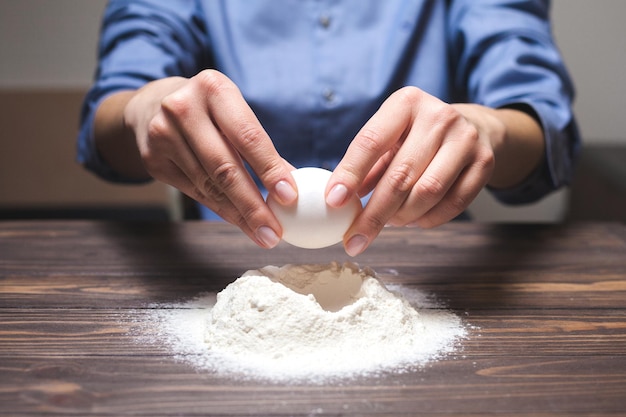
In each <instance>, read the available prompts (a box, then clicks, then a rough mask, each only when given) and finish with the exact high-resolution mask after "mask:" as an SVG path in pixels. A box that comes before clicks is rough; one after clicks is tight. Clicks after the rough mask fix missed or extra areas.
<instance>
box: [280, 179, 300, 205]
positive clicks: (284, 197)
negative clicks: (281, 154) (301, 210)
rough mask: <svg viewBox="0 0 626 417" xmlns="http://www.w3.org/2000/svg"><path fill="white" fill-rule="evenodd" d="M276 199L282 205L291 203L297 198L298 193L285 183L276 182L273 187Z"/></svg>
mask: <svg viewBox="0 0 626 417" xmlns="http://www.w3.org/2000/svg"><path fill="white" fill-rule="evenodd" d="M274 191H276V195H277V196H278V199H279V200H280V201H281V202H282V203H284V204H290V203H293V202H294V201H295V200H296V198H298V193H297V192H296V190H294V189H293V187H292V186H291V184H289V183H288V182H287V181H284V180H283V181H278V184H276V187H274Z"/></svg>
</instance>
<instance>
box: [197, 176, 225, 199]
mask: <svg viewBox="0 0 626 417" xmlns="http://www.w3.org/2000/svg"><path fill="white" fill-rule="evenodd" d="M198 193H199V194H200V195H201V196H203V197H204V198H208V199H209V200H211V201H214V202H216V203H219V202H222V201H224V200H225V199H226V195H225V194H224V192H223V191H222V189H221V188H220V187H219V186H218V185H217V184H215V183H214V182H213V181H212V180H211V179H210V178H205V179H204V180H203V181H202V188H201V189H198Z"/></svg>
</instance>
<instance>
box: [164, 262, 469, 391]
mask: <svg viewBox="0 0 626 417" xmlns="http://www.w3.org/2000/svg"><path fill="white" fill-rule="evenodd" d="M177 307H178V308H173V309H172V308H168V309H157V310H155V311H158V312H159V317H158V321H159V323H160V327H161V336H162V337H163V338H164V339H165V340H166V342H167V344H168V346H170V347H171V348H172V350H173V351H174V352H175V354H176V355H177V356H178V357H179V358H182V359H183V360H185V361H187V362H190V363H192V364H193V365H195V366H196V367H197V368H200V369H207V370H210V371H213V372H218V373H226V374H232V375H238V376H248V377H258V378H269V379H273V380H293V379H307V380H314V379H315V380H323V379H325V378H337V377H339V378H344V377H351V376H357V375H365V374H370V373H375V372H380V371H392V372H393V371H396V372H402V371H406V370H408V369H412V368H416V367H419V366H421V365H423V364H424V363H426V362H428V361H431V360H435V359H437V358H439V357H441V356H442V355H444V354H446V353H449V352H452V351H453V350H454V349H455V347H456V346H457V342H458V341H459V339H461V338H463V337H464V336H465V335H466V330H465V327H464V326H463V324H462V322H461V320H460V319H459V318H458V317H457V316H456V315H454V314H453V313H451V312H449V311H447V310H445V309H443V308H440V306H437V305H435V304H433V302H431V301H428V299H427V297H425V296H424V295H423V294H421V293H419V292H417V291H414V290H413V291H408V290H407V289H406V288H402V287H399V286H396V287H389V288H386V287H385V286H384V285H383V284H382V283H381V282H380V281H379V279H378V278H377V277H376V274H375V273H374V272H373V271H371V270H369V269H359V267H358V266H357V265H355V264H351V263H347V264H344V265H340V264H337V263H332V264H329V265H286V266H284V267H281V268H279V267H274V266H268V267H265V268H262V269H260V270H254V271H248V272H246V273H245V274H244V275H243V276H242V277H241V278H238V279H237V280H236V281H234V282H233V283H231V284H230V285H229V286H228V287H226V288H225V289H224V290H223V291H222V292H220V293H219V294H217V296H215V294H205V295H203V296H201V297H199V298H197V299H195V300H192V301H190V302H188V303H184V304H182V305H179V306H177Z"/></svg>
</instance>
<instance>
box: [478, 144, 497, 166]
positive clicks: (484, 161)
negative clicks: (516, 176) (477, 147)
mask: <svg viewBox="0 0 626 417" xmlns="http://www.w3.org/2000/svg"><path fill="white" fill-rule="evenodd" d="M477 164H478V165H479V167H481V168H482V169H484V170H488V171H491V170H493V169H494V167H495V165H496V156H495V154H494V152H493V149H490V148H487V147H485V148H484V149H483V150H482V151H481V152H480V153H479V154H478V158H477Z"/></svg>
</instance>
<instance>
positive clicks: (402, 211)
mask: <svg viewBox="0 0 626 417" xmlns="http://www.w3.org/2000/svg"><path fill="white" fill-rule="evenodd" d="M467 148H468V146H466V145H460V144H457V143H454V142H449V141H447V142H444V144H443V145H442V146H441V148H440V149H439V151H438V152H437V154H436V155H435V156H434V158H433V159H432V161H430V163H429V164H428V166H427V168H426V170H425V171H424V172H423V173H422V174H421V175H420V176H419V178H417V181H415V183H414V184H413V185H412V186H411V189H410V190H409V193H408V194H407V195H406V197H405V200H404V201H403V203H402V205H401V207H399V208H398V210H397V211H396V213H395V214H394V215H393V220H392V221H391V222H390V223H391V224H393V225H405V224H407V223H409V222H411V221H412V220H414V219H416V218H419V217H421V216H422V215H424V214H425V213H426V212H428V211H429V210H431V209H432V208H433V207H434V206H435V205H437V204H438V203H439V202H440V201H441V200H442V199H443V198H444V196H445V195H446V194H447V193H448V191H449V190H450V188H451V187H452V186H453V185H454V183H455V181H457V178H458V177H459V175H460V174H461V172H462V171H463V170H465V168H466V166H467V164H468V163H469V155H468V149H467ZM407 181H408V180H407Z"/></svg>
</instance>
